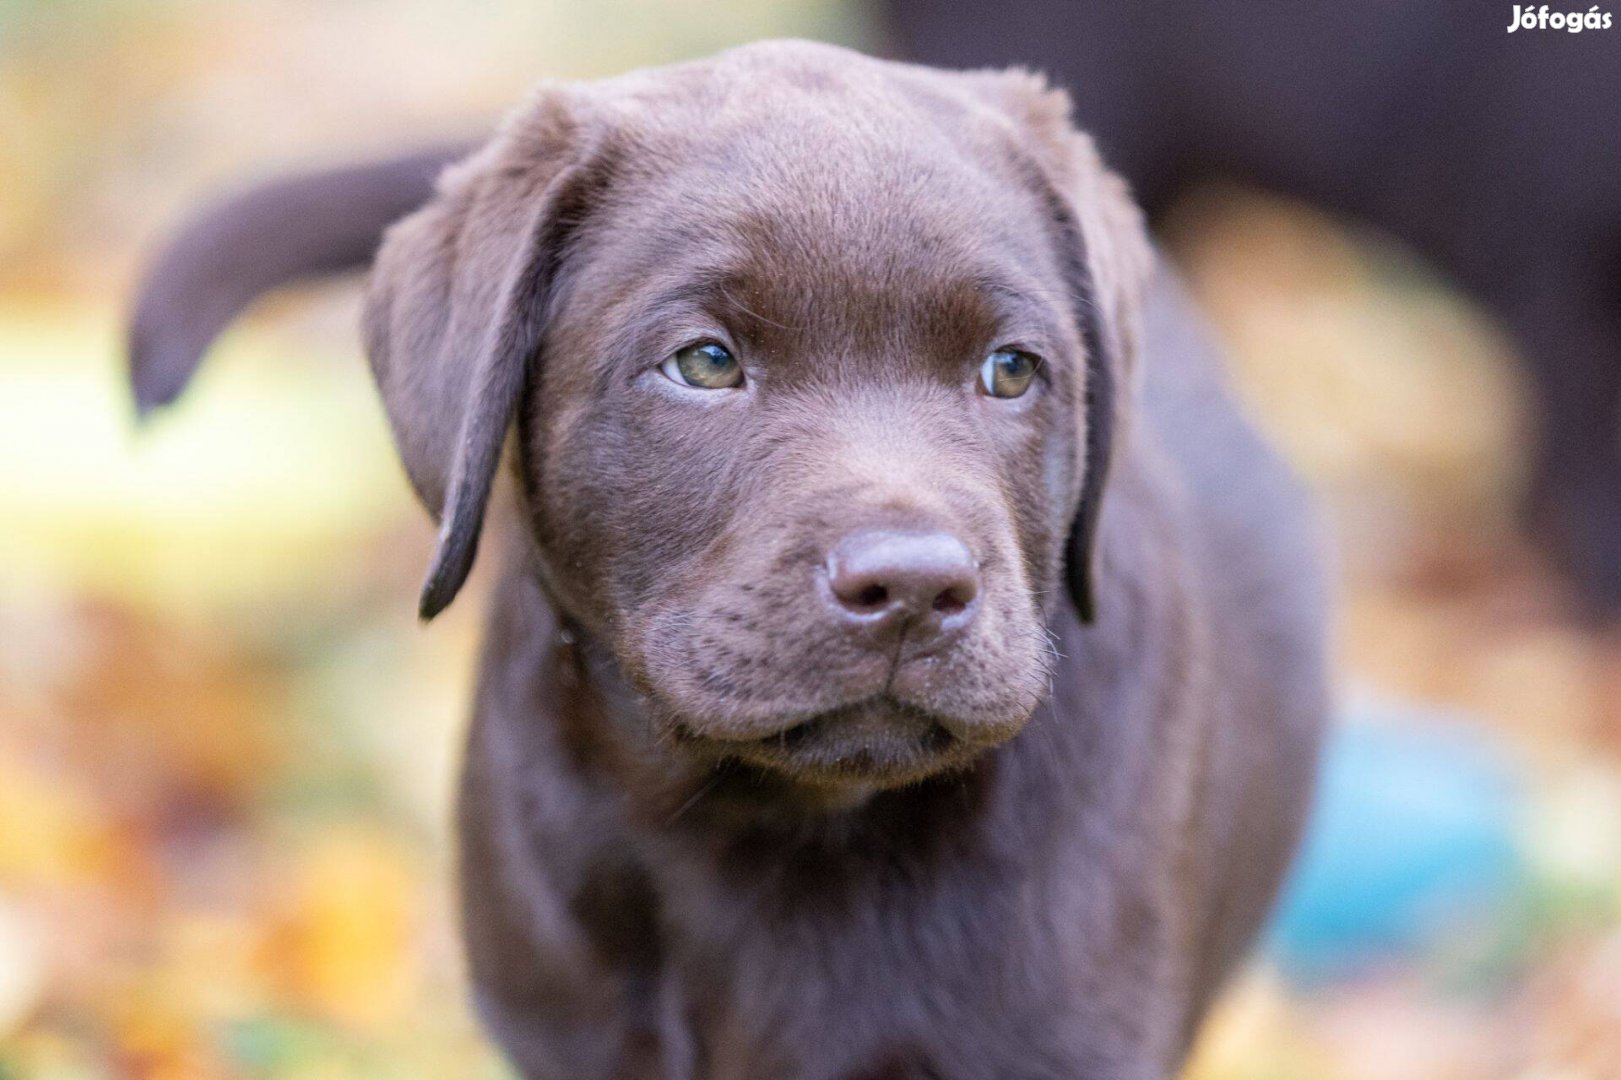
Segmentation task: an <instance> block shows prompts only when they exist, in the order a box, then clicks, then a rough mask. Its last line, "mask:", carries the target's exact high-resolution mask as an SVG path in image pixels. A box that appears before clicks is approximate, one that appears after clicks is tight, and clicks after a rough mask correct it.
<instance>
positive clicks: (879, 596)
mask: <svg viewBox="0 0 1621 1080" xmlns="http://www.w3.org/2000/svg"><path fill="white" fill-rule="evenodd" d="M887 603H889V590H888V589H886V588H884V587H883V586H882V585H868V586H867V587H866V588H864V589H862V590H861V591H860V592H859V593H857V594H856V606H857V607H864V608H876V607H883V606H884V605H885V604H887Z"/></svg>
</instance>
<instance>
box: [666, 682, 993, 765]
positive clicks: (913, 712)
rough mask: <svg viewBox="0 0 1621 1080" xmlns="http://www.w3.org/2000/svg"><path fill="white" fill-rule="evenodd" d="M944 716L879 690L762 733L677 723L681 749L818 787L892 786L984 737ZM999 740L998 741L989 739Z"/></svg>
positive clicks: (967, 752)
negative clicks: (727, 733)
mask: <svg viewBox="0 0 1621 1080" xmlns="http://www.w3.org/2000/svg"><path fill="white" fill-rule="evenodd" d="M954 727H958V725H953V724H951V723H949V722H948V721H946V720H945V719H944V718H941V717H938V716H936V715H934V714H933V713H929V712H926V711H924V710H922V709H919V708H917V707H916V706H913V705H909V704H907V703H905V702H902V701H898V700H896V699H895V698H893V697H891V696H889V695H888V694H879V695H876V696H874V697H871V698H868V699H866V700H864V701H860V702H856V703H854V704H850V705H841V706H839V707H837V708H833V709H828V710H826V711H824V712H820V713H816V714H814V715H812V716H810V717H807V718H805V719H803V720H800V721H798V722H797V723H794V724H792V725H791V726H788V727H785V728H783V729H782V730H780V731H778V732H776V733H774V734H771V735H766V736H763V737H750V738H725V737H718V736H715V735H709V734H700V733H698V732H696V731H694V730H693V729H692V728H690V727H688V726H686V725H678V726H677V727H676V737H677V739H678V740H679V741H680V742H681V743H682V744H683V745H685V746H686V747H687V748H688V749H690V750H693V751H695V752H697V753H700V754H702V755H704V756H709V757H712V758H714V759H716V760H734V761H741V762H744V763H746V764H749V765H753V766H755V767H758V768H764V769H768V770H770V771H772V772H775V773H780V774H784V775H786V776H788V777H789V778H791V779H794V780H797V781H800V782H802V783H806V784H812V785H816V786H823V787H851V786H865V787H872V788H890V787H899V786H902V785H905V784H910V783H916V782H917V781H920V780H923V779H926V778H927V777H930V776H935V775H937V774H939V773H942V772H948V771H950V770H953V769H960V768H963V767H965V766H966V765H968V764H969V763H970V762H971V761H972V760H973V759H974V758H975V757H976V756H978V754H979V753H980V752H981V751H982V750H984V749H985V747H986V746H987V745H989V743H988V742H987V741H984V740H982V739H979V738H975V739H973V740H970V739H968V738H964V737H963V734H961V733H958V732H954V731H953V728H954ZM991 741H1000V740H991Z"/></svg>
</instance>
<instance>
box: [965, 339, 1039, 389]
mask: <svg viewBox="0 0 1621 1080" xmlns="http://www.w3.org/2000/svg"><path fill="white" fill-rule="evenodd" d="M1040 366H1041V357H1039V356H1037V355H1035V354H1034V353H1027V352H1021V351H1020V350H1018V349H998V350H996V351H995V352H993V353H991V355H989V356H987V357H986V358H985V362H984V363H983V364H981V365H980V368H979V388H980V390H981V392H983V393H986V394H989V395H990V396H991V397H999V398H1016V397H1022V396H1023V395H1024V392H1025V391H1026V390H1028V389H1030V384H1031V383H1032V382H1034V381H1035V378H1036V369H1037V368H1038V367H1040Z"/></svg>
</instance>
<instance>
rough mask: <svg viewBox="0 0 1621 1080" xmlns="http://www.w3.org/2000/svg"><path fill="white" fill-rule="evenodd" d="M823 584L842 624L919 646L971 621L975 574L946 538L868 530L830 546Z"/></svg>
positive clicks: (958, 544) (962, 551)
mask: <svg viewBox="0 0 1621 1080" xmlns="http://www.w3.org/2000/svg"><path fill="white" fill-rule="evenodd" d="M827 583H828V588H829V590H830V591H831V592H832V597H833V602H834V606H835V608H836V609H837V610H838V612H839V614H840V615H841V616H842V617H843V618H844V619H845V620H847V621H849V622H851V623H854V624H859V625H862V626H867V627H871V628H874V629H883V630H899V629H902V628H904V629H905V630H906V634H907V638H908V640H912V641H917V640H921V639H922V638H925V637H930V636H933V635H935V634H938V633H940V632H941V631H942V630H946V629H951V628H954V627H956V626H960V625H962V624H963V623H965V622H967V621H968V619H969V618H971V617H972V615H973V608H974V600H975V598H976V597H978V596H979V568H978V567H977V566H975V564H974V558H973V556H972V555H970V554H969V552H968V549H967V548H966V547H965V546H963V542H962V541H961V540H958V539H957V538H956V537H955V536H952V535H951V534H950V533H943V532H929V533H918V532H891V531H887V530H869V531H864V532H858V533H854V534H852V535H850V536H846V537H845V538H844V539H843V540H840V541H839V542H838V543H837V544H836V545H834V548H833V550H832V552H831V553H830V554H829V555H828V558H827Z"/></svg>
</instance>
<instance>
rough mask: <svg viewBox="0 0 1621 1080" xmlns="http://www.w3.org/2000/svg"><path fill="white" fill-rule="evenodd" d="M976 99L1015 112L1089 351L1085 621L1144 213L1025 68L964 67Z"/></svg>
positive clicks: (1140, 289) (1129, 395)
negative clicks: (976, 69) (987, 69)
mask: <svg viewBox="0 0 1621 1080" xmlns="http://www.w3.org/2000/svg"><path fill="white" fill-rule="evenodd" d="M966 78H967V79H968V80H969V81H970V84H971V85H972V86H973V87H974V89H975V91H976V92H977V94H978V96H979V97H980V99H981V100H982V101H988V102H989V103H990V104H991V105H992V106H993V107H994V108H995V109H996V111H997V112H998V113H999V114H1000V115H1001V116H1003V117H1004V118H1005V119H1011V120H1012V121H1013V127H1014V136H1015V142H1016V146H1017V149H1016V151H1015V158H1016V160H1017V161H1018V163H1019V164H1020V165H1022V166H1023V167H1024V170H1025V171H1026V172H1027V173H1028V174H1029V176H1028V179H1029V180H1030V182H1031V184H1032V185H1033V186H1034V187H1035V189H1036V190H1037V191H1038V192H1039V193H1040V196H1041V198H1042V199H1043V200H1044V201H1045V203H1046V205H1047V209H1048V213H1049V217H1050V219H1051V225H1052V227H1053V229H1054V234H1055V237H1056V240H1057V244H1058V248H1059V253H1060V256H1061V258H1062V260H1063V270H1064V275H1065V278H1066V280H1067V282H1068V285H1069V293H1070V299H1071V303H1072V304H1073V307H1074V311H1075V323H1076V327H1077V329H1078V331H1079V334H1080V337H1081V344H1082V346H1083V347H1084V348H1085V350H1086V385H1085V399H1084V404H1083V407H1082V408H1081V409H1080V410H1078V411H1079V413H1080V419H1081V424H1082V431H1081V433H1080V434H1081V440H1082V444H1083V445H1084V446H1085V449H1086V461H1085V465H1084V469H1083V472H1082V481H1081V492H1080V501H1079V504H1078V507H1077V509H1076V513H1075V521H1074V524H1073V525H1072V526H1071V528H1070V535H1069V542H1068V547H1067V552H1066V554H1067V558H1066V565H1065V577H1066V579H1067V581H1068V584H1069V589H1070V596H1071V598H1072V600H1073V601H1074V603H1075V609H1076V611H1077V613H1079V615H1080V617H1081V621H1082V622H1084V623H1091V622H1092V621H1093V620H1094V619H1095V618H1096V616H1097V590H1096V588H1095V583H1094V577H1095V564H1096V562H1097V555H1096V551H1095V549H1096V546H1097V535H1098V523H1099V519H1100V516H1101V514H1102V510H1103V499H1104V493H1105V489H1106V487H1107V484H1108V477H1109V466H1110V460H1111V458H1112V456H1113V454H1114V451H1115V448H1116V447H1117V446H1118V445H1119V444H1120V443H1121V441H1122V439H1123V437H1124V435H1125V432H1126V422H1127V420H1128V419H1129V413H1130V405H1131V402H1132V400H1133V398H1134V396H1135V387H1136V385H1137V380H1138V378H1139V377H1140V375H1139V355H1138V354H1139V351H1140V345H1141V342H1142V305H1143V297H1144V294H1145V292H1146V290H1147V286H1148V280H1149V277H1150V276H1151V274H1152V272H1153V268H1154V251H1153V247H1152V245H1150V243H1149V241H1148V233H1147V230H1146V228H1145V227H1144V223H1143V216H1142V212H1141V211H1140V210H1139V209H1138V208H1137V204H1136V203H1135V202H1134V201H1133V200H1132V198H1131V194H1130V191H1129V189H1128V188H1127V186H1126V183H1125V181H1124V180H1123V179H1121V178H1120V177H1119V176H1118V175H1116V174H1115V173H1113V172H1111V171H1110V170H1109V169H1108V168H1107V167H1106V166H1105V165H1104V164H1103V161H1102V159H1101V158H1100V157H1099V156H1098V152H1097V148H1096V146H1095V145H1094V144H1093V142H1092V140H1091V139H1090V138H1089V137H1087V136H1086V135H1084V134H1082V133H1081V132H1079V131H1077V130H1076V129H1075V126H1074V124H1073V122H1072V119H1071V107H1070V99H1069V95H1068V94H1066V93H1065V92H1063V91H1062V90H1055V89H1052V88H1051V87H1050V86H1048V85H1047V82H1046V80H1045V79H1043V78H1042V77H1040V76H1039V75H1035V74H1032V73H1030V72H1028V71H1023V70H1018V69H1014V70H1009V71H995V72H975V73H971V74H969V75H967V76H966Z"/></svg>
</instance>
